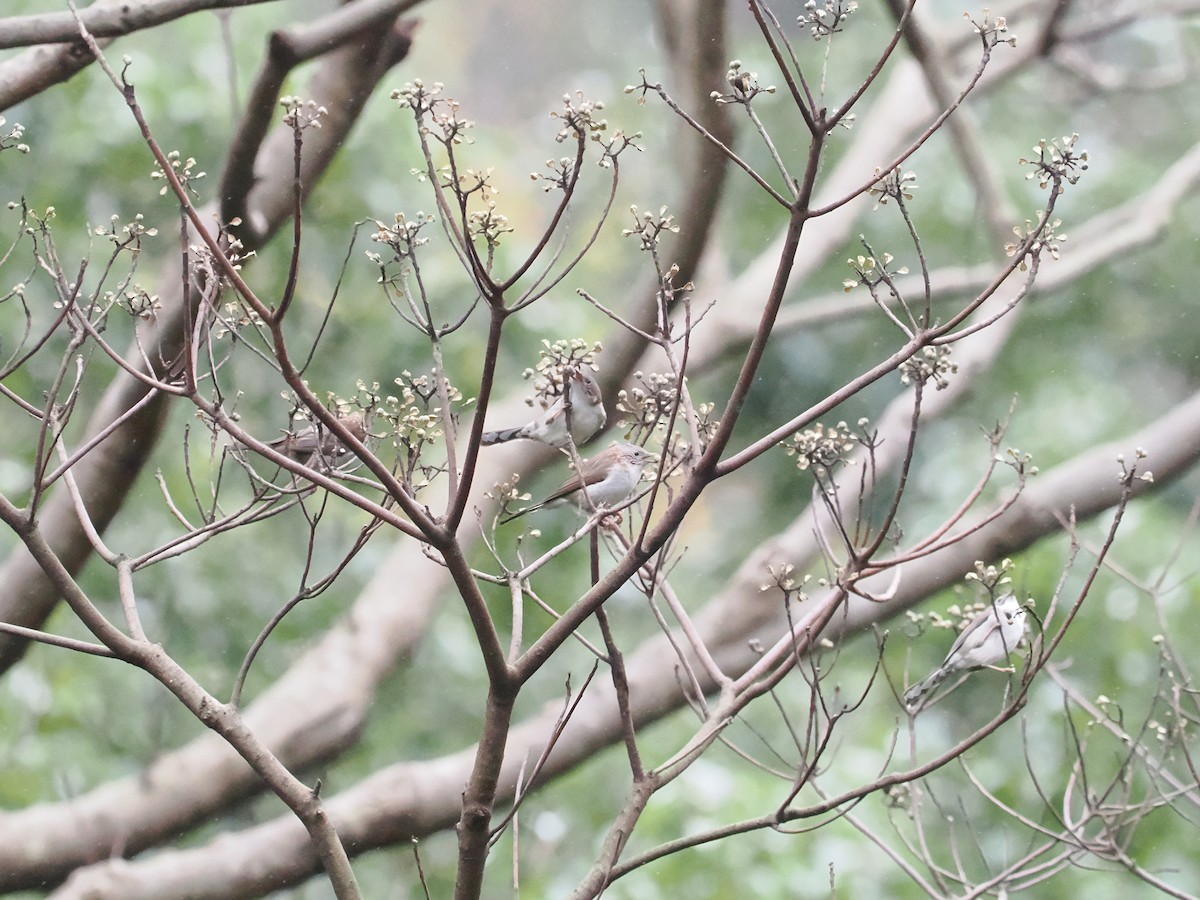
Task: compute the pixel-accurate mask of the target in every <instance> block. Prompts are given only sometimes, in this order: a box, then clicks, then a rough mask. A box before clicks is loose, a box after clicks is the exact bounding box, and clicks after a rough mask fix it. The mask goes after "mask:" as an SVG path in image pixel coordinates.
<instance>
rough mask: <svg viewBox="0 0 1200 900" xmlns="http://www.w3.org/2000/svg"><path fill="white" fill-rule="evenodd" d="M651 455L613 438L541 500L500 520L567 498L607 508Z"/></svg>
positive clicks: (625, 494)
mask: <svg viewBox="0 0 1200 900" xmlns="http://www.w3.org/2000/svg"><path fill="white" fill-rule="evenodd" d="M654 458H655V456H654V454H653V453H650V452H649V451H648V450H644V449H643V448H641V447H638V446H636V445H635V444H627V443H623V442H619V441H614V442H613V443H612V445H611V446H610V447H608V448H607V449H606V450H605V451H604V452H603V453H600V454H598V455H597V456H595V457H594V458H593V459H590V460H586V461H584V463H583V465H582V466H581V467H580V469H579V471H578V472H576V473H575V474H574V475H572V476H571V477H570V478H568V479H567V480H566V481H564V482H563V483H562V485H561V486H560V487H559V488H558V490H556V491H555V492H554V493H552V494H551V495H550V496H549V497H547V498H546V499H545V500H542V501H541V502H540V503H535V504H533V506H527V507H526V508H525V509H522V510H518V511H517V512H515V513H513V514H512V515H511V516H508V517H507V518H505V519H503V520H501V522H500V524H501V525H503V524H504V523H505V522H511V521H512V520H513V519H515V518H517V517H518V516H523V515H525V514H526V513H530V512H533V511H534V510H535V509H541V508H542V507H544V506H549V505H551V504H554V503H562V502H571V503H574V504H575V505H576V506H578V507H579V508H580V509H584V510H587V509H590V508H592V507H595V508H597V509H600V508H603V509H611V508H612V507H614V506H617V505H619V504H620V503H622V502H623V501H625V500H628V499H629V497H630V496H631V495H632V494H633V492H634V490H635V489H636V488H637V485H638V482H639V481H640V480H641V478H642V471H643V470H644V469H645V468H646V466H647V465H648V464H649V463H650V462H651V461H652V460H653V459H654ZM585 488H586V495H585Z"/></svg>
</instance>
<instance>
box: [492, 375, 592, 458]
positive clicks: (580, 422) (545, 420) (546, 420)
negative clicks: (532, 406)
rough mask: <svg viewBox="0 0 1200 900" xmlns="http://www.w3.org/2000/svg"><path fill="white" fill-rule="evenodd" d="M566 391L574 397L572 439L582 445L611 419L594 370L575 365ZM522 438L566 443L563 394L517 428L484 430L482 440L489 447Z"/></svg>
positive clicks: (572, 402)
mask: <svg viewBox="0 0 1200 900" xmlns="http://www.w3.org/2000/svg"><path fill="white" fill-rule="evenodd" d="M566 394H567V396H569V397H570V400H571V413H570V416H571V438H572V439H573V440H574V441H575V443H576V444H582V443H583V442H584V441H586V440H587V439H588V438H590V437H591V436H592V435H594V434H595V433H596V432H598V431H599V430H600V429H601V428H603V427H604V423H605V422H606V421H608V417H607V415H606V414H605V412H604V398H603V397H602V396H601V395H600V385H599V384H597V382H596V379H595V378H593V377H592V373H591V372H588V371H586V370H584V369H582V368H575V369H572V370H571V371H570V374H569V375H568V376H567V389H566ZM522 438H523V439H525V440H531V441H541V442H542V443H543V444H549V445H550V446H551V447H560V448H561V447H565V446H567V404H566V401H565V400H564V399H563V397H559V398H558V399H557V400H555V401H554V402H553V403H552V404H550V406H549V407H548V408H547V409H546V411H545V412H543V413H541V414H540V415H539V416H537V417H536V418H535V419H533V421H531V422H527V423H525V424H524V425H521V426H520V427H518V428H506V429H503V430H501V431H485V432H484V433H483V437H482V438H481V439H480V441H481V443H483V444H484V445H485V446H486V445H488V444H503V443H504V442H506V441H516V440H520V439H522Z"/></svg>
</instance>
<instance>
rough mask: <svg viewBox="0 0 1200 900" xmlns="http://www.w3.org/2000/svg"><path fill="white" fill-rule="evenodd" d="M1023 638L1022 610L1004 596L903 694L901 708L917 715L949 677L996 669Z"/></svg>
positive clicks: (994, 602)
mask: <svg viewBox="0 0 1200 900" xmlns="http://www.w3.org/2000/svg"><path fill="white" fill-rule="evenodd" d="M1024 636H1025V608H1024V607H1023V606H1021V604H1020V603H1019V602H1018V601H1017V597H1016V595H1015V594H1011V593H1010V594H1005V595H1004V596H1002V597H1000V598H999V599H998V600H995V601H993V602H992V603H991V604H989V606H988V608H987V609H985V610H984V611H983V612H981V613H980V614H979V615H977V616H976V617H975V618H974V619H972V620H971V623H970V624H969V625H967V627H966V628H965V629H964V630H963V632H962V634H960V635H959V636H958V639H957V640H956V641H955V642H954V645H953V646H952V647H951V648H950V652H949V653H947V654H946V660H945V662H943V663H942V664H941V665H940V666H938V667H937V668H936V669H934V670H933V671H932V672H931V673H929V675H928V676H926V677H925V678H924V679H922V680H921V681H918V682H917V683H916V684H914V685H913V686H912V687H910V688H909V689H908V690H907V691H905V693H904V708H905V709H906V710H908V712H909V714H910V715H915V714H916V713H918V712H920V711H921V710H922V709H923V708H924V707H925V705H926V703H927V702H928V700H927V698H928V697H929V695H930V694H932V693H933V692H934V691H935V690H937V688H938V687H939V686H940V685H941V684H942V683H943V682H944V681H945V680H946V679H947V678H949V677H950V676H951V675H955V674H957V673H958V672H970V671H973V670H975V669H996V670H997V671H1002V672H1011V671H1013V670H1012V669H1002V668H999V667H998V666H997V665H996V663H998V662H1000V661H1001V660H1004V659H1007V658H1008V656H1009V654H1010V653H1012V652H1013V650H1015V649H1016V648H1017V644H1019V643H1020V642H1021V638H1023V637H1024Z"/></svg>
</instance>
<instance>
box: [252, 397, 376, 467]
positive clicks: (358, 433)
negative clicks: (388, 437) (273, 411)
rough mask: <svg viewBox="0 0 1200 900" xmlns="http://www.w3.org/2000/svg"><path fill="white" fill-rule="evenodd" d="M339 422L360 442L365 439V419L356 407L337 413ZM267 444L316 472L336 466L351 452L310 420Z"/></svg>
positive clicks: (334, 435) (324, 429)
mask: <svg viewBox="0 0 1200 900" xmlns="http://www.w3.org/2000/svg"><path fill="white" fill-rule="evenodd" d="M338 422H340V423H341V425H342V426H343V427H344V428H345V429H346V430H347V431H348V432H350V434H352V435H354V437H355V438H357V439H358V440H359V441H363V440H366V437H367V422H366V417H365V416H364V415H363V413H362V412H360V411H357V410H356V411H354V412H349V413H345V414H343V415H340V416H338ZM267 446H268V447H271V448H273V449H275V450H278V451H279V452H280V453H282V454H283V455H284V456H287V457H290V458H291V459H294V460H296V462H299V463H303V464H304V465H305V466H307V467H308V468H310V469H317V470H319V471H329V470H330V469H334V468H337V466H338V465H339V464H341V463H342V462H343V461H344V460H345V459H346V456H347V455H348V454H349V453H350V449H349V448H348V447H347V446H346V445H345V444H343V443H342V442H341V441H340V440H339V439H338V437H337V435H336V434H334V433H333V432H332V431H330V430H329V429H328V428H326V427H325V426H324V425H322V424H321V423H320V422H310V423H309V424H308V425H305V426H304V427H303V428H300V429H297V430H296V431H289V432H287V433H286V434H284V436H283V437H281V438H276V439H275V440H273V441H268V442H267Z"/></svg>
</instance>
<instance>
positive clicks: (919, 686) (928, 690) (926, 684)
mask: <svg viewBox="0 0 1200 900" xmlns="http://www.w3.org/2000/svg"><path fill="white" fill-rule="evenodd" d="M949 676H950V672H949V670H947V669H946V668H945V667H944V666H938V668H936V669H934V670H933V671H932V672H931V673H930V674H929V676H928V677H927V678H925V679H923V680H921V681H918V682H917V683H916V684H914V685H913V686H912V687H910V688H909V689H908V690H907V691H905V692H904V708H905V709H906V710H908V713H909V715H916V714H917V713H919V712H920V711H921V710H922V709H923V708H924V706H925V699H926V698H927V697H928V696H929V695H930V694H932V693H933V692H934V691H936V690H937V689H938V686H939V685H941V683H942V682H943V681H945V680H946V679H947V678H948V677H949Z"/></svg>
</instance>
